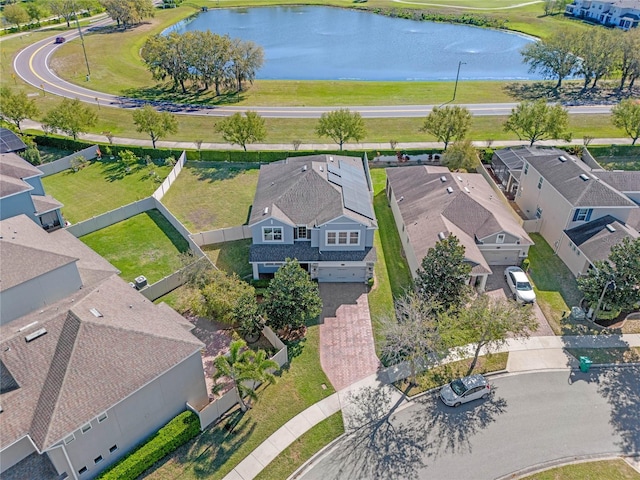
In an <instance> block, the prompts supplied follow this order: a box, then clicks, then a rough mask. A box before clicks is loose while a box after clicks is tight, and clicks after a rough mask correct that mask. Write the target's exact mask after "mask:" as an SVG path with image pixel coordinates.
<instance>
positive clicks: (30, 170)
mask: <svg viewBox="0 0 640 480" xmlns="http://www.w3.org/2000/svg"><path fill="white" fill-rule="evenodd" d="M39 175H42V172H41V171H40V170H39V169H37V168H36V167H34V166H33V165H31V164H30V163H29V162H27V161H26V160H25V159H24V158H22V157H20V156H18V155H16V154H15V153H2V154H0V198H4V197H7V196H9V195H13V194H16V193H19V192H24V191H28V190H33V187H32V186H31V185H29V184H28V183H27V182H25V181H24V180H23V179H24V178H31V177H36V176H39Z"/></svg>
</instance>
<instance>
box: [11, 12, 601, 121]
mask: <svg viewBox="0 0 640 480" xmlns="http://www.w3.org/2000/svg"><path fill="white" fill-rule="evenodd" d="M109 23H111V19H109V18H106V19H103V20H99V21H97V22H95V23H94V24H92V25H91V26H89V27H85V28H84V29H83V30H85V31H86V30H87V29H90V28H95V27H100V26H104V25H107V24H109ZM63 36H64V37H65V38H66V39H67V40H68V41H69V40H74V39H77V38H78V37H79V35H78V32H77V31H73V32H68V33H65V34H64V35H63ZM54 40H55V36H52V37H49V38H47V39H44V40H41V41H39V42H36V43H34V44H33V45H30V46H28V47H26V48H25V49H24V50H22V51H21V52H19V53H18V55H16V57H15V59H14V62H13V68H14V70H15V71H16V74H17V75H18V76H20V78H22V79H23V80H24V81H26V82H27V83H29V84H31V85H33V86H34V87H36V88H39V89H44V90H45V91H46V92H47V93H51V94H54V95H59V96H62V97H68V98H77V99H79V100H80V101H82V102H86V103H92V104H99V105H100V106H107V107H114V108H136V107H138V106H140V105H142V104H144V103H145V102H144V101H139V100H135V99H131V98H126V97H121V96H118V95H111V94H108V93H103V92H97V91H95V90H91V89H90V88H85V87H81V86H79V85H75V84H73V83H70V82H67V81H66V80H63V79H61V78H60V77H58V76H57V75H56V74H55V73H54V72H53V71H52V70H51V69H50V68H49V59H50V57H51V55H52V54H53V52H54V51H55V50H56V48H58V47H59V45H56V44H55V43H54ZM516 105H517V104H516V103H486V104H466V105H464V106H465V107H467V108H468V109H469V110H470V111H471V114H472V115H476V116H490V115H508V114H510V113H511V109H512V108H513V107H515V106H516ZM157 106H159V107H160V108H161V109H164V110H168V111H171V112H173V113H176V114H182V115H203V116H207V115H208V116H227V115H232V114H234V113H236V112H245V111H246V110H253V111H255V112H258V113H259V114H260V115H261V116H263V117H266V118H319V117H320V116H321V115H322V114H323V113H325V112H329V111H331V110H335V109H336V108H339V107H335V106H333V107H332V106H327V107H252V106H238V107H229V106H224V107H198V106H197V105H177V104H171V103H168V102H161V103H157ZM433 107H434V105H392V106H350V107H348V108H349V109H350V110H352V111H357V112H360V114H361V115H362V116H363V117H364V118H402V117H424V116H426V115H428V114H429V112H430V111H431V109H432V108H433ZM568 110H569V113H571V114H606V113H609V112H610V110H611V105H590V106H570V107H568Z"/></svg>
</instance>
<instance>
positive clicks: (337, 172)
mask: <svg viewBox="0 0 640 480" xmlns="http://www.w3.org/2000/svg"><path fill="white" fill-rule="evenodd" d="M330 170H331V171H330ZM366 175H367V174H366V172H365V169H364V166H363V161H362V159H360V158H357V157H345V156H339V155H310V156H304V157H290V158H287V159H285V160H282V161H280V162H274V163H270V164H268V165H263V166H262V167H260V177H259V179H258V186H257V188H256V194H255V197H254V200H253V206H252V209H251V218H250V219H249V224H250V225H252V224H255V223H258V222H261V221H263V220H265V219H267V218H277V219H279V220H281V221H283V222H286V223H289V224H292V225H307V226H314V225H322V224H324V223H326V222H328V221H330V220H333V219H335V218H338V217H340V216H343V215H344V216H347V217H349V218H351V219H353V220H356V221H358V222H360V223H363V224H365V225H368V226H375V218H374V215H373V207H372V201H371V192H370V191H369V187H368V180H367V177H366ZM353 178H355V181H352V179H353ZM343 181H345V182H347V183H348V187H347V186H346V185H345V186H344V187H343V185H342V183H343ZM347 190H348V191H347ZM352 198H354V200H353V201H352ZM265 209H266V212H267V213H265Z"/></svg>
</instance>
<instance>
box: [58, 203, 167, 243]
mask: <svg viewBox="0 0 640 480" xmlns="http://www.w3.org/2000/svg"><path fill="white" fill-rule="evenodd" d="M154 208H156V200H155V199H154V198H153V197H147V198H144V199H142V200H138V201H137V202H133V203H130V204H129V205H125V206H124V207H120V208H116V209H115V210H111V211H109V212H106V213H103V214H102V215H98V216H97V217H93V218H89V219H88V220H84V221H82V222H79V223H76V224H75V225H71V226H69V227H67V231H68V232H69V233H71V234H72V235H73V236H75V237H82V236H83V235H87V234H89V233H91V232H95V231H96V230H100V229H101V228H106V227H108V226H110V225H113V224H115V223H118V222H121V221H123V220H126V219H127V218H131V217H133V216H135V215H138V214H140V213H144V212H146V211H147V210H152V209H154Z"/></svg>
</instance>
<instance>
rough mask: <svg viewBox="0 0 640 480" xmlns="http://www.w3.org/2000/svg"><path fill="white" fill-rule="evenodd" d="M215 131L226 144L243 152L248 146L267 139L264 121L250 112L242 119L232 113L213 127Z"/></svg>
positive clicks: (239, 115)
mask: <svg viewBox="0 0 640 480" xmlns="http://www.w3.org/2000/svg"><path fill="white" fill-rule="evenodd" d="M215 131H216V132H218V133H221V134H222V138H223V139H224V140H225V141H226V142H229V143H231V144H237V145H240V146H241V147H242V148H243V149H244V151H245V152H246V151H247V145H248V144H250V143H256V142H260V141H262V140H264V139H265V138H266V137H267V129H266V127H265V124H264V119H263V118H262V117H261V116H260V115H258V114H257V113H256V112H252V111H250V110H247V111H246V112H245V114H244V117H243V116H242V115H241V114H240V113H234V114H233V115H231V116H230V117H227V118H225V119H223V120H220V121H219V122H218V123H216V125H215Z"/></svg>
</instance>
